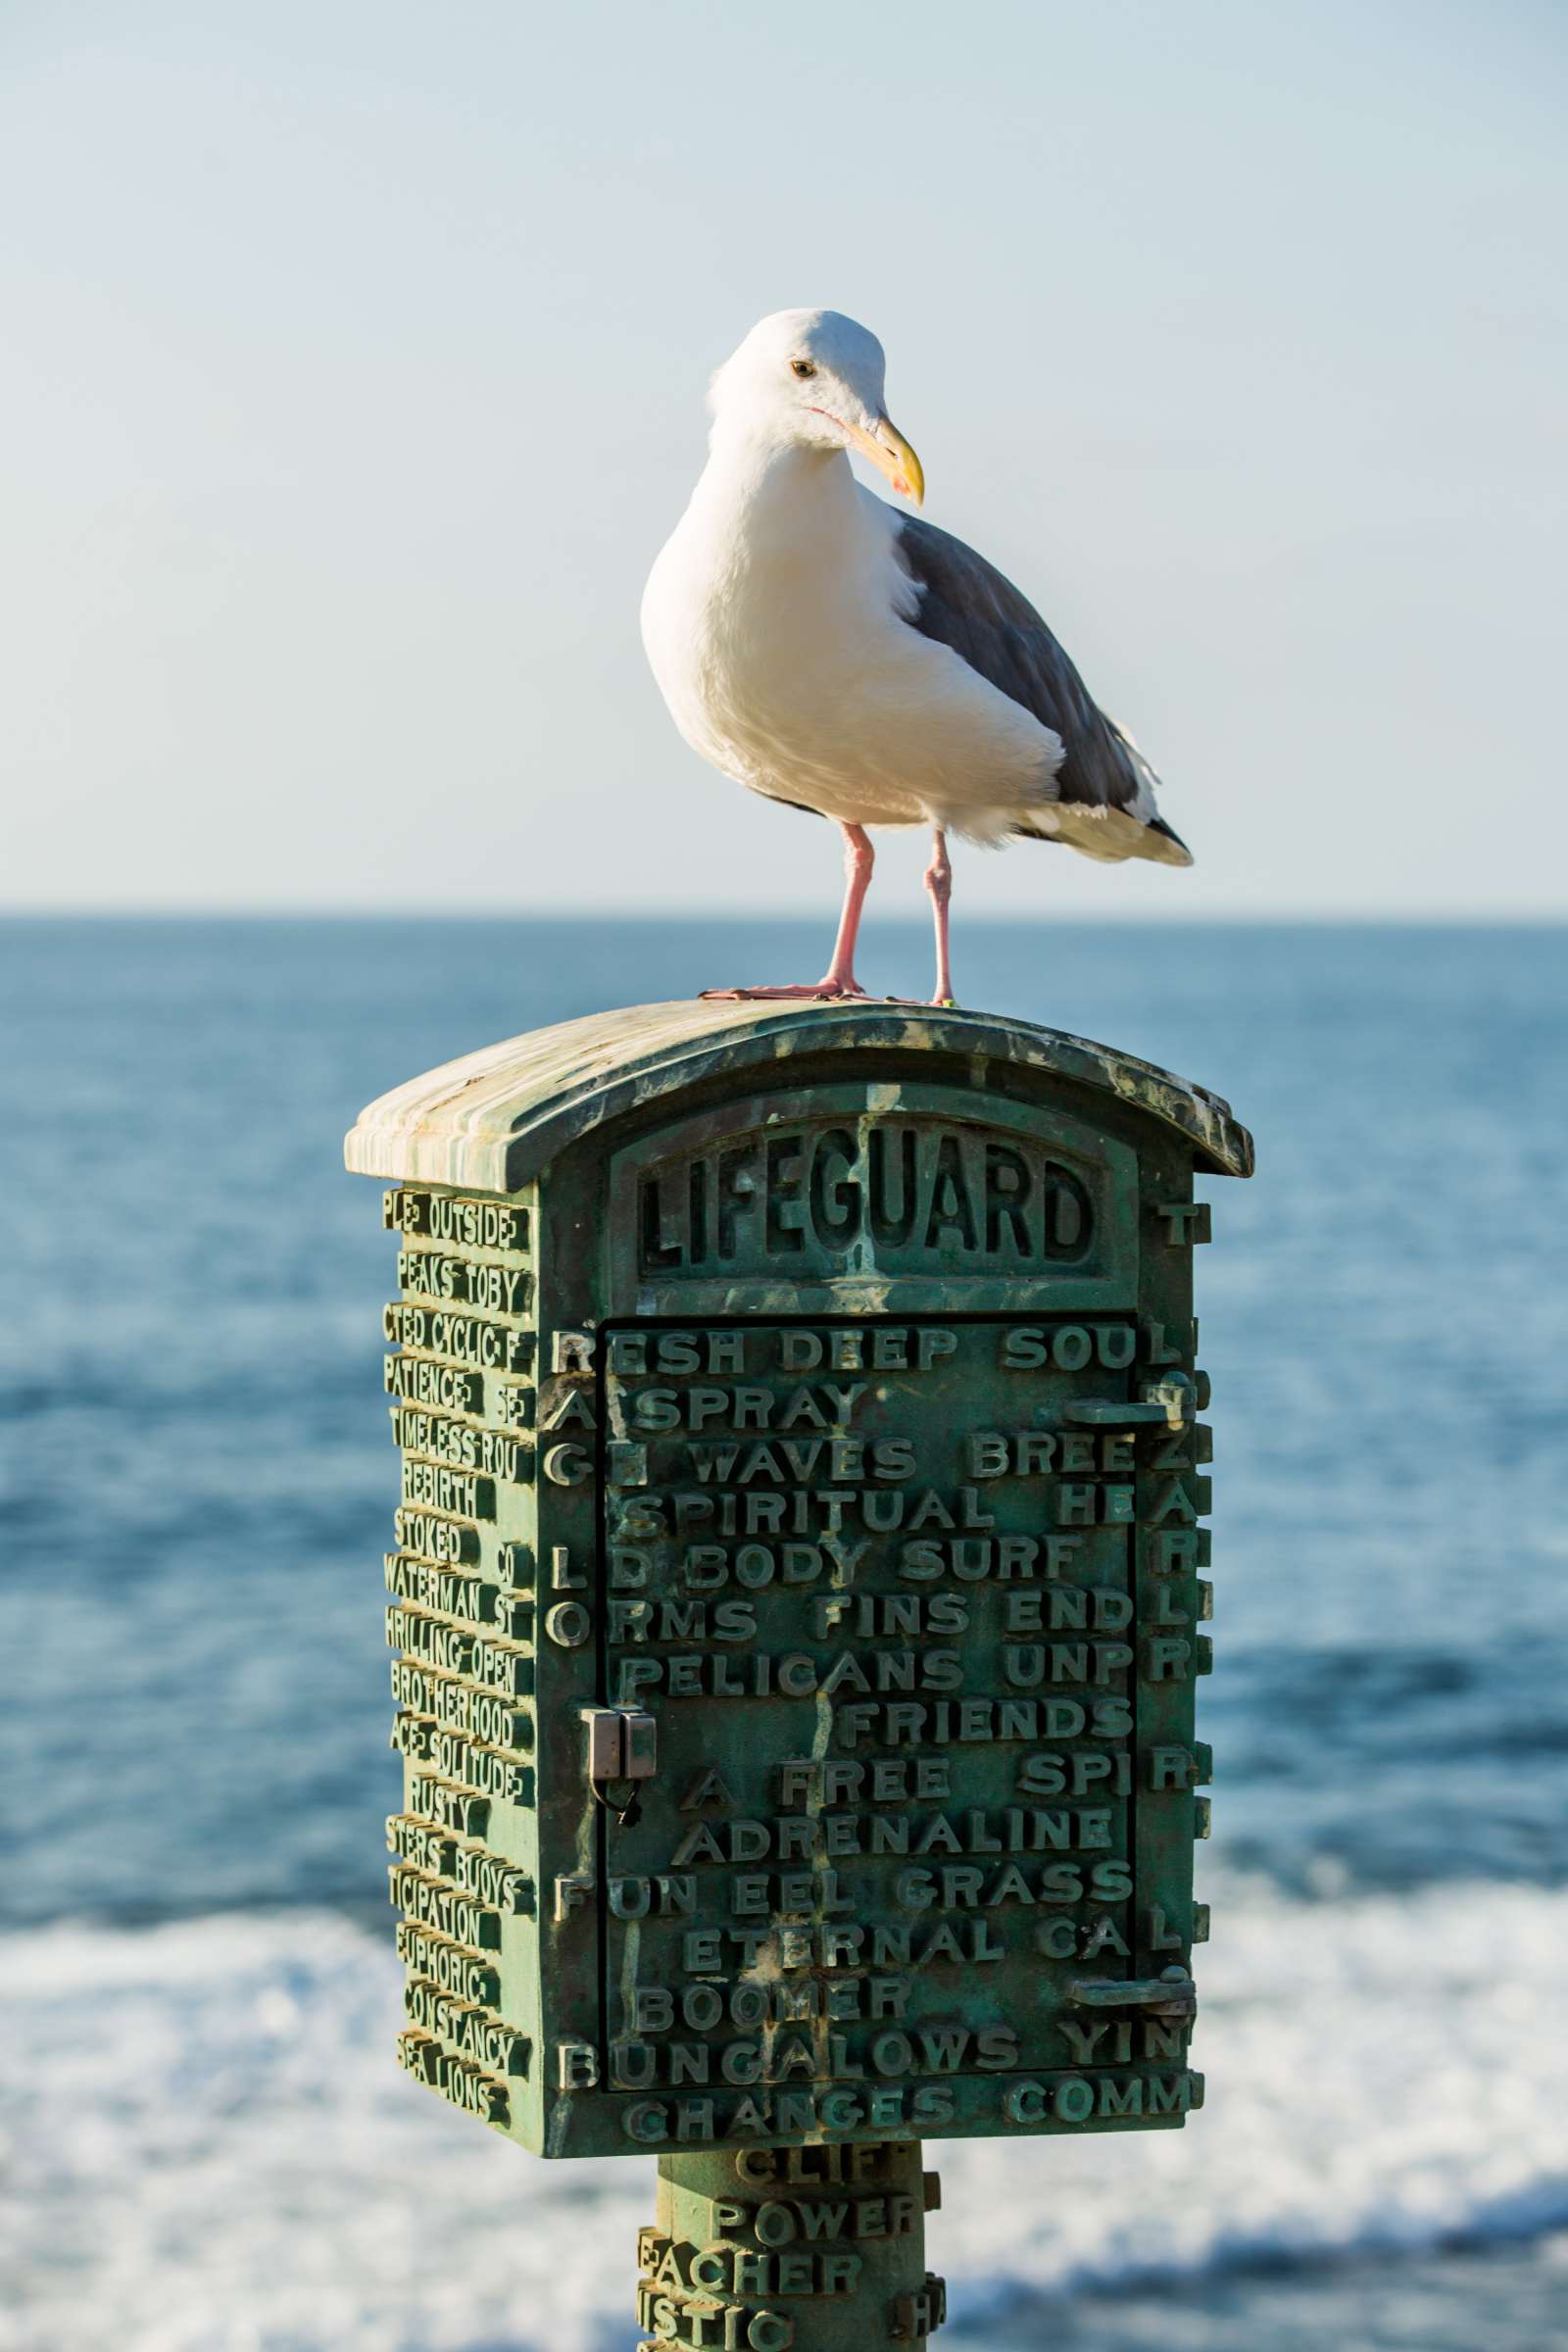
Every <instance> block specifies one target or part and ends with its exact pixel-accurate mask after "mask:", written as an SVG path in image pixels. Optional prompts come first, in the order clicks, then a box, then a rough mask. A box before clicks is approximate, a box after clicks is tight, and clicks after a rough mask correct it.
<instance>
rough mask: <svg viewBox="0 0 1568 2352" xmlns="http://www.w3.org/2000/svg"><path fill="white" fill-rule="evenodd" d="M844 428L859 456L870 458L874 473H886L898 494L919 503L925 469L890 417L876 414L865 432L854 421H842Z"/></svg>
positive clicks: (923, 492) (923, 493)
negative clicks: (871, 429) (874, 469)
mask: <svg viewBox="0 0 1568 2352" xmlns="http://www.w3.org/2000/svg"><path fill="white" fill-rule="evenodd" d="M844 429H845V431H846V432H847V433H848V434H849V436H850V439H851V440H852V441H853V442H854V444H855V446H856V448H857V449H858V451H859V452H860V454H861V456H862V457H866V458H869V459H870V461H871V463H872V465H873V466H875V467H876V469H877V471H878V473H885V474H886V475H887V477H888V480H889V481H890V482H891V483H892V484H893V487H894V489H895V490H897V492H898V493H899V496H900V497H901V498H907V499H909V500H910V501H911V502H912V503H913V504H914V505H915V506H919V504H920V502H921V500H922V499H923V498H924V497H925V468H924V466H922V465H921V463H920V461H919V459H918V458H917V457H916V456H915V454H914V452H913V450H912V449H911V448H910V447H909V444H908V443H907V441H906V439H905V438H904V435H903V434H902V433H901V432H900V430H899V428H898V426H897V425H896V424H895V423H894V422H893V419H892V418H891V417H878V418H877V420H876V426H875V429H874V430H873V431H871V432H869V433H862V432H861V431H860V428H859V426H858V425H855V424H846V425H845V427H844Z"/></svg>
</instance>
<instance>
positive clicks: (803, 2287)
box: [637, 2140, 947, 2352]
mask: <svg viewBox="0 0 1568 2352" xmlns="http://www.w3.org/2000/svg"><path fill="white" fill-rule="evenodd" d="M939 2202H940V2189H939V2183H938V2179H937V2175H936V2174H935V2173H922V2171H921V2169H920V2144H919V2142H918V2140H906V2141H903V2142H888V2141H863V2142H858V2143H856V2144H854V2145H850V2146H843V2147H823V2146H811V2147H798V2148H794V2147H792V2148H743V2149H722V2150H720V2149H714V2150H711V2151H709V2152H706V2153H695V2154H690V2155H672V2156H661V2157H660V2159H659V2201H658V2207H657V2212H658V2219H657V2221H656V2222H655V2225H654V2227H653V2229H644V2230H643V2231H641V2233H640V2235H639V2238H638V2248H637V2251H638V2260H639V2265H640V2268H641V2272H642V2276H641V2278H639V2280H638V2285H637V2319H638V2325H639V2326H640V2327H642V2329H643V2331H644V2333H643V2337H642V2343H641V2352H660V2348H661V2347H662V2346H692V2347H694V2348H696V2352H894V2348H895V2347H897V2352H918V2347H919V2346H921V2345H923V2344H924V2343H925V2342H926V2340H927V2338H928V2337H929V2336H930V2335H931V2334H932V2333H933V2332H934V2331H935V2329H936V2328H937V2327H940V2326H941V2324H942V2321H943V2318H944V2317H945V2306H946V2299H947V2289H946V2286H945V2284H944V2282H943V2280H942V2279H940V2278H935V2277H934V2276H933V2275H932V2274H931V2273H930V2272H928V2271H927V2269H926V2267H925V2217H926V2214H927V2212H930V2211H934V2210H935V2208H936V2207H937V2205H938V2204H939Z"/></svg>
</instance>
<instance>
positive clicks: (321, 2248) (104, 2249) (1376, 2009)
mask: <svg viewBox="0 0 1568 2352" xmlns="http://www.w3.org/2000/svg"><path fill="white" fill-rule="evenodd" d="M1216 1920H1217V1921H1218V1923H1219V1925H1220V1936H1219V1940H1218V1941H1217V1942H1216V1943H1215V1944H1214V1945H1213V1946H1212V1947H1211V1948H1210V1950H1209V1952H1208V1953H1207V1954H1205V1955H1203V1960H1204V1965H1203V1969H1202V1990H1203V1996H1204V2008H1203V2015H1202V2018H1201V2029H1200V2040H1199V2045H1198V2048H1197V2050H1196V2051H1195V2059H1196V2062H1197V2063H1198V2064H1200V2065H1201V2066H1202V2067H1203V2068H1204V2070H1205V2072H1206V2073H1207V2076H1208V2105H1207V2108H1206V2110H1205V2111H1204V2112H1203V2113H1202V2114H1201V2115H1199V2116H1196V2117H1195V2118H1194V2119H1193V2121H1192V2123H1191V2124H1190V2126H1189V2128H1188V2130H1187V2131H1185V2132H1181V2133H1151V2134H1144V2135H1139V2136H1133V2135H1128V2136H1124V2137H1116V2138H1105V2137H1102V2138H1094V2137H1090V2138H1085V2139H1081V2140H1076V2141H1072V2142H1068V2141H1066V2140H1053V2141H1038V2140H1037V2141H1024V2142H1014V2143H1007V2144H1004V2143H1003V2142H1000V2141H971V2142H967V2143H956V2142H945V2143H942V2144H941V2145H940V2146H937V2147H933V2148H932V2149H931V2151H930V2158H931V2161H933V2162H936V2163H938V2164H939V2165H940V2167H941V2170H942V2174H943V2178H944V2183H945V2198H944V2210H943V2212H942V2214H941V2216H940V2218H939V2219H938V2220H937V2221H936V2222H935V2223H934V2224H933V2238H932V2258H933V2261H934V2263H935V2265H936V2267H937V2268H939V2269H941V2270H943V2271H944V2272H945V2273H946V2274H947V2276H948V2278H949V2280H950V2283H951V2285H952V2288H953V2293H954V2300H955V2304H956V2307H957V2308H958V2309H960V2310H962V2311H964V2312H966V2313H967V2314H969V2315H971V2316H972V2315H974V2314H976V2313H977V2312H978V2311H979V2310H980V2309H982V2308H983V2307H985V2306H986V2305H987V2304H992V2305H993V2306H994V2302H995V2299H996V2298H999V2297H1005V2296H1006V2295H1008V2294H1011V2293H1015V2292H1018V2291H1024V2292H1029V2291H1046V2292H1049V2291H1059V2290H1060V2289H1062V2288H1064V2287H1067V2286H1071V2285H1083V2284H1090V2283H1094V2284H1099V2285H1110V2284H1115V2283H1118V2282H1125V2281H1127V2280H1128V2279H1130V2278H1135V2277H1137V2276H1139V2275H1142V2274H1147V2273H1150V2272H1160V2271H1163V2272H1171V2273H1177V2274H1186V2275H1194V2274H1198V2273H1201V2271H1203V2270H1204V2269H1205V2268H1209V2267H1212V2266H1215V2265H1219V2264H1224V2263H1226V2262H1228V2261H1231V2260H1235V2259H1240V2258H1244V2257H1250V2256H1257V2255H1274V2256H1292V2255H1296V2256H1303V2255H1314V2254H1327V2253H1335V2252H1348V2251H1351V2250H1355V2249H1367V2248H1373V2247H1397V2248H1401V2249H1408V2250H1416V2249H1420V2248H1425V2247H1431V2246H1434V2245H1437V2244H1441V2243H1443V2242H1445V2241H1446V2240H1447V2239H1450V2238H1452V2237H1454V2236H1456V2235H1461V2234H1462V2235H1466V2236H1471V2237H1474V2236H1487V2235H1494V2236H1503V2235H1509V2234H1515V2233H1528V2232H1530V2231H1533V2230H1536V2229H1546V2228H1549V2227H1551V2226H1553V2225H1554V2224H1560V2223H1561V2222H1563V2221H1564V2220H1565V2219H1568V2044H1565V2039H1564V2037H1563V2036H1562V2035H1561V2034H1560V2033H1559V2032H1557V2031H1556V2029H1555V2027H1554V2025H1553V2023H1552V2020H1553V2018H1554V2016H1555V2014H1556V2004H1557V1998H1558V1994H1559V1991H1560V1985H1561V1965H1562V1964H1561V1953H1562V1951H1563V1949H1564V1947H1565V1944H1568V1895H1562V1894H1551V1893H1546V1892H1544V1891H1542V1890H1541V1889H1538V1888H1532V1887H1499V1886H1475V1887H1468V1888H1464V1887H1459V1888H1452V1887H1450V1888H1446V1889H1442V1890H1433V1891H1430V1892H1424V1893H1422V1894H1420V1895H1418V1896H1414V1897H1409V1898H1402V1899H1401V1898H1396V1897H1392V1896H1390V1897H1383V1898H1378V1899H1373V1900H1362V1901H1355V1902H1343V1903H1339V1904H1334V1905H1329V1904H1324V1905H1309V1904H1289V1903H1284V1902H1281V1901H1279V1900H1277V1899H1273V1898H1265V1897H1263V1896H1260V1895H1257V1894H1252V1895H1249V1896H1246V1897H1243V1896H1240V1895H1235V1896H1233V1897H1232V1898H1231V1899H1230V1900H1229V1901H1228V1902H1222V1903H1221V1902H1217V1903H1216ZM389 1943H390V1938H389V1936H371V1935H369V1934H368V1933H367V1932H366V1931H365V1930H363V1929H361V1928H360V1927H358V1926H356V1925H354V1924H353V1923H351V1922H349V1921H347V1920H345V1919H342V1918H340V1917H338V1916H336V1915H334V1914H329V1913H288V1914H278V1915H270V1916H228V1917H221V1918H211V1919H204V1920H197V1921H193V1922H188V1923H180V1924H176V1925H172V1926H167V1927H163V1928H159V1929H155V1930H151V1931H147V1932H143V1933H130V1932H118V1931H113V1930H105V1929H98V1928H88V1927H59V1928H55V1929H50V1930H45V1931H40V1932H37V1933H34V1934H27V1935H18V1936H9V1937H5V1938H3V1939H0V1981H3V1982H4V1983H5V1984H6V1985H7V1987H8V1991H9V1994H10V2005H11V2012H12V2023H11V2025H10V2028H9V2031H8V2034H7V2039H8V2043H9V2045H10V2057H11V2061H12V2062H11V2063H10V2064H9V2065H8V2066H7V2068H6V2070H5V2071H6V2075H7V2077H8V2085H7V2089H6V2093H5V2107H4V2115H3V2129H4V2146H3V2148H0V2156H3V2182H4V2185H3V2188H0V2261H3V2266H4V2272H5V2275H6V2277H7V2278H9V2279H10V2280H11V2282H12V2286H13V2289H14V2290H15V2295H16V2300H15V2301H14V2303H13V2307H12V2311H11V2314H10V2317H9V2319H8V2321H7V2322H5V2323H3V2324H0V2343H3V2344H4V2345H5V2346H7V2347H8V2352H63V2348H65V2347H68V2346H76V2345H80V2344H86V2343H97V2342H113V2343H114V2344H115V2345H116V2346H117V2348H118V2352H329V2348H330V2352H361V2348H363V2352H370V2347H372V2346H373V2347H375V2352H503V2348H505V2352H514V2348H515V2352H546V2348H547V2347H548V2352H606V2348H607V2347H609V2346H612V2345H620V2344H624V2343H625V2342H627V2341H629V2340H630V2335H631V2325H630V2317H629V2313H630V2298H631V2285H632V2274H633V2270H634V2263H633V2248H634V2233H635V2230H636V2228H637V2225H638V2224H639V2223H640V2222H642V2221H644V2220H646V2219H648V2218H649V2215H650V2211H651V2206H652V2173H653V2168H652V2165H651V2164H649V2163H647V2162H637V2161H624V2162H605V2163H595V2164H554V2165H548V2164H538V2163H535V2162H533V2161H532V2160H531V2159H529V2158H528V2157H526V2156H524V2155H522V2154H520V2153H519V2152H517V2151H515V2150H513V2149H511V2148H508V2147H507V2146H505V2145H504V2144H502V2143H501V2142H500V2141H498V2140H497V2139H496V2138H495V2137H494V2136H493V2135H491V2134H490V2133H488V2132H486V2131H483V2130H481V2129H480V2128H479V2127H478V2126H477V2125H475V2124H474V2123H472V2122H471V2121H470V2120H468V2119H467V2118H466V2117H461V2116H458V2115H456V2114H454V2113H451V2112H449V2111H447V2110H446V2109H444V2108H443V2107H442V2106H441V2105H439V2104H438V2103H437V2102H436V2101H435V2100H433V2099H432V2098H431V2097H430V2096H429V2094H428V2093H427V2092H425V2091H423V2090H421V2089H419V2088H417V2086H416V2085H415V2084H413V2083H412V2082H408V2081H407V2080H406V2079H405V2078H404V2077H402V2076H400V2075H399V2074H398V2073H397V2072H396V2070H395V2068H394V2066H393V2063H392V2058H391V2040H392V2035H393V2034H394V2032H395V2030H396V2026H397V2023H398V2017H399V2009H398V1995H397V1969H396V1965H395V1962H394V1960H393V1958H392V1955H391V1952H390V1948H389ZM23 2052H25V2057H24V2056H22V2053H23Z"/></svg>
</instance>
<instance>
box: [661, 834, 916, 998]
mask: <svg viewBox="0 0 1568 2352" xmlns="http://www.w3.org/2000/svg"><path fill="white" fill-rule="evenodd" d="M840 830H841V831H842V833H843V835H844V911H843V913H842V914H841V915H840V916H839V935H838V938H837V939H836V940H835V941H834V942H833V960H832V962H831V963H830V964H829V965H828V967H827V970H826V971H825V972H824V973H823V974H822V977H821V979H820V980H800V981H793V982H785V983H783V984H781V985H780V986H778V987H773V988H705V989H704V991H703V995H704V996H705V997H707V998H710V999H711V1000H712V1001H713V1002H714V1003H716V1004H721V1005H741V1004H747V1003H749V1002H750V1001H751V1000H752V999H753V998H769V997H863V996H864V994H865V991H864V989H863V988H862V987H861V986H860V983H859V982H858V980H857V978H856V977H855V943H856V940H857V939H858V936H859V930H860V909H861V907H863V906H864V905H865V894H866V892H867V891H868V890H869V888H870V887H871V868H872V866H873V865H874V864H875V863H876V852H875V851H874V850H873V849H872V847H871V837H870V835H869V834H868V833H867V832H866V830H865V827H864V826H863V825H844V826H842V827H841V828H840Z"/></svg>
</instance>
